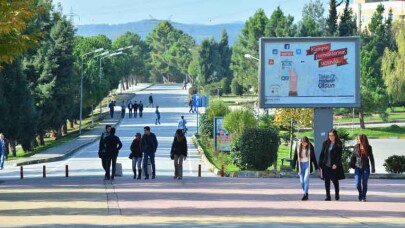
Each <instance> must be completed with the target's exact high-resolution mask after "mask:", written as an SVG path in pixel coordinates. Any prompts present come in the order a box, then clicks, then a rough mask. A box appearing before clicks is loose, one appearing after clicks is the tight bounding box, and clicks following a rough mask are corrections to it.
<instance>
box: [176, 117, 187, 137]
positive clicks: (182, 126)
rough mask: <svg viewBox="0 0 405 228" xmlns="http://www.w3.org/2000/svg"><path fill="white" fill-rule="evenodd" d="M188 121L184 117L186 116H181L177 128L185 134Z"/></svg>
mask: <svg viewBox="0 0 405 228" xmlns="http://www.w3.org/2000/svg"><path fill="white" fill-rule="evenodd" d="M186 124H187V121H186V120H185V119H184V116H181V119H180V120H179V122H178V123H177V129H179V130H181V131H182V132H183V134H185V133H186V132H187V127H186Z"/></svg>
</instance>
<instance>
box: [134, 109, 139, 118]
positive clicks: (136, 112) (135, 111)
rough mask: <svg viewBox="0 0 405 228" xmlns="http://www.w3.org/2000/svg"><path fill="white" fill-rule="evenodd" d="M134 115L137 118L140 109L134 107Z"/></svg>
mask: <svg viewBox="0 0 405 228" xmlns="http://www.w3.org/2000/svg"><path fill="white" fill-rule="evenodd" d="M134 117H135V118H136V117H138V110H137V109H134Z"/></svg>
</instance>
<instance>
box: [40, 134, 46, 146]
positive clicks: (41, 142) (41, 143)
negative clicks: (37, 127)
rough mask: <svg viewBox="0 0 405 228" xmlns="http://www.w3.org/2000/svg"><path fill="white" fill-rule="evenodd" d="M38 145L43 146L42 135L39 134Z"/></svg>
mask: <svg viewBox="0 0 405 228" xmlns="http://www.w3.org/2000/svg"><path fill="white" fill-rule="evenodd" d="M39 145H41V146H45V141H44V135H43V134H39Z"/></svg>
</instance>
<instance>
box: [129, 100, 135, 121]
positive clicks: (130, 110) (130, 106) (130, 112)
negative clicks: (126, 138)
mask: <svg viewBox="0 0 405 228" xmlns="http://www.w3.org/2000/svg"><path fill="white" fill-rule="evenodd" d="M135 102H136V101H135ZM133 109H134V104H132V101H129V103H128V118H132V110H133Z"/></svg>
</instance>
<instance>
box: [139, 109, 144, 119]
mask: <svg viewBox="0 0 405 228" xmlns="http://www.w3.org/2000/svg"><path fill="white" fill-rule="evenodd" d="M142 112H143V110H139V117H141V118H142Z"/></svg>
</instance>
